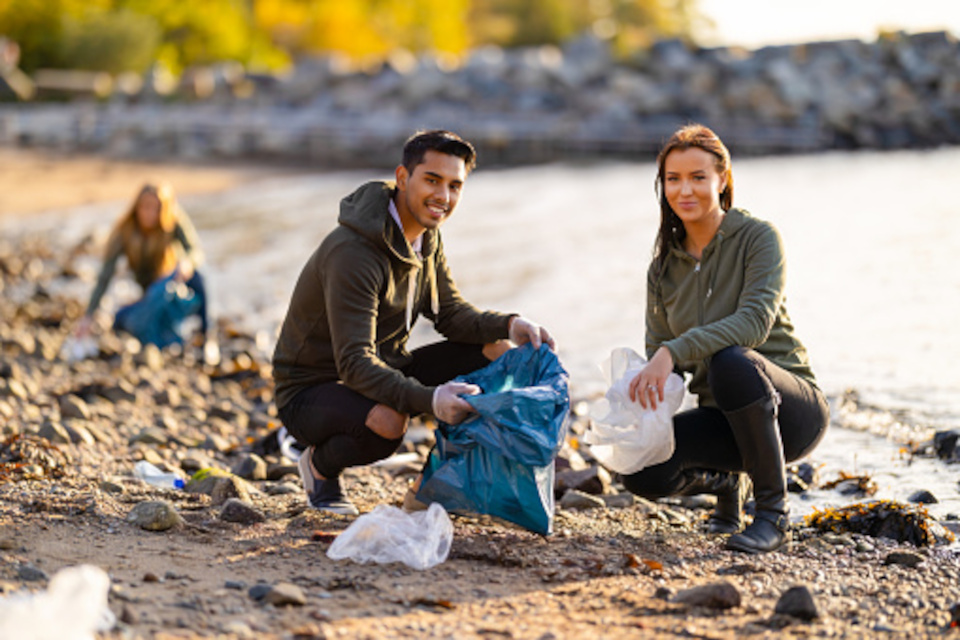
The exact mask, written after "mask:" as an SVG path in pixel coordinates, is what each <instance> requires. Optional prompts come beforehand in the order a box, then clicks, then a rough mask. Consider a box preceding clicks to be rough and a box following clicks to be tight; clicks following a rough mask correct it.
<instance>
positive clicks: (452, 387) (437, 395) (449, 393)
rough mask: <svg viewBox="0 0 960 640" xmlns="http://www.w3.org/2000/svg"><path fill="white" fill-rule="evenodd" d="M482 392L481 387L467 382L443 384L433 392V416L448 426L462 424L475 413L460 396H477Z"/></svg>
mask: <svg viewBox="0 0 960 640" xmlns="http://www.w3.org/2000/svg"><path fill="white" fill-rule="evenodd" d="M480 392H481V389H480V387H478V386H477V385H475V384H467V383H465V382H447V383H445V384H442V385H440V386H439V387H437V388H436V389H435V390H434V392H433V415H434V416H436V417H437V419H439V420H443V421H444V422H446V423H447V424H457V423H459V422H462V421H463V419H464V418H466V417H467V415H468V414H470V413H473V407H471V406H470V403H469V402H467V401H466V400H464V399H463V398H461V397H460V396H463V395H469V396H475V395H477V394H479V393H480Z"/></svg>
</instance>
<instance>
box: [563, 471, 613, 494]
mask: <svg viewBox="0 0 960 640" xmlns="http://www.w3.org/2000/svg"><path fill="white" fill-rule="evenodd" d="M554 486H555V489H556V491H557V493H559V494H562V493H564V492H565V491H567V490H568V489H575V490H577V491H581V492H583V493H590V494H593V495H603V494H605V493H609V492H610V472H609V471H607V470H606V469H604V468H603V467H601V466H593V467H590V468H588V469H584V470H583V471H573V470H572V469H571V470H569V471H561V472H560V473H558V474H557V475H556V482H555V485H554Z"/></svg>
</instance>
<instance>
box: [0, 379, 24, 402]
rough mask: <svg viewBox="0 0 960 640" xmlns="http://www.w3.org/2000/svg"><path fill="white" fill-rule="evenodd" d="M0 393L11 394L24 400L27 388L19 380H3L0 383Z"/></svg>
mask: <svg viewBox="0 0 960 640" xmlns="http://www.w3.org/2000/svg"><path fill="white" fill-rule="evenodd" d="M0 395H7V396H13V397H15V398H20V399H21V400H26V399H27V397H28V396H29V394H28V393H27V388H26V387H25V386H23V383H22V382H20V381H19V380H5V381H4V382H3V383H2V384H0Z"/></svg>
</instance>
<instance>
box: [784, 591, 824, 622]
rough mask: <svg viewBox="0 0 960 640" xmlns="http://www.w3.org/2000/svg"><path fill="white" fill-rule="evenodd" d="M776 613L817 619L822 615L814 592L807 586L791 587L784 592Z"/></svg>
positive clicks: (803, 618)
mask: <svg viewBox="0 0 960 640" xmlns="http://www.w3.org/2000/svg"><path fill="white" fill-rule="evenodd" d="M774 613H781V614H785V615H788V616H793V617H794V618H800V619H801V620H815V619H816V618H819V617H820V613H819V612H818V611H817V604H816V603H815V602H814V601H813V594H811V593H810V590H809V589H807V588H806V587H805V586H803V585H800V586H796V587H790V588H789V589H787V590H786V591H784V592H783V595H782V596H780V599H779V600H777V605H776V607H774Z"/></svg>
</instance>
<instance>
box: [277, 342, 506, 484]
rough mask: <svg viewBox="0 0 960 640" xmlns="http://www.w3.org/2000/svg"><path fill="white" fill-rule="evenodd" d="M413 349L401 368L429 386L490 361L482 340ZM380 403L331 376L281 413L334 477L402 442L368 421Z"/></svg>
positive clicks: (322, 469)
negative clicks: (405, 363) (408, 361)
mask: <svg viewBox="0 0 960 640" xmlns="http://www.w3.org/2000/svg"><path fill="white" fill-rule="evenodd" d="M411 355H412V356H413V360H412V361H411V362H410V364H408V365H407V366H405V367H403V368H402V369H400V371H402V372H403V373H404V375H407V376H409V377H411V378H415V379H416V380H419V381H420V382H421V383H422V384H424V385H427V386H436V385H440V384H443V383H444V382H449V381H450V380H452V379H453V378H456V377H457V376H459V375H463V374H466V373H470V372H471V371H476V370H477V369H481V368H483V367H485V366H487V365H488V364H490V361H489V360H487V358H486V356H484V355H483V345H479V344H463V343H459V342H437V343H435V344H430V345H427V346H425V347H421V348H420V349H416V350H415V351H414V352H413V353H412V354H411ZM376 405H377V403H376V402H375V401H374V400H371V399H370V398H367V397H366V396H362V395H360V394H359V393H357V392H356V391H354V390H353V389H350V388H349V387H347V386H346V385H345V384H343V383H341V382H326V383H324V384H319V385H316V386H314V387H308V388H307V389H304V390H303V391H301V392H300V393H298V394H297V395H296V396H294V398H293V400H292V401H290V402H289V403H288V404H286V405H285V406H283V407H282V408H281V409H280V411H279V414H280V419H281V420H282V421H283V424H284V426H285V427H286V428H287V431H289V432H290V435H292V436H293V437H294V438H296V439H297V440H298V441H299V442H300V443H302V444H305V445H312V446H313V447H314V450H313V458H312V459H313V465H314V467H315V468H316V469H317V471H318V472H319V473H320V475H322V476H323V477H325V478H335V477H337V476H339V475H340V473H341V472H342V471H343V470H344V469H346V468H347V467H356V466H359V465H364V464H370V463H371V462H376V461H377V460H383V459H384V458H386V457H389V456H390V455H392V454H393V452H394V451H396V450H397V449H398V448H399V447H400V444H401V443H402V442H403V438H397V439H396V440H390V439H388V438H384V437H382V436H380V435H378V434H376V433H374V432H373V431H372V430H371V429H370V428H369V427H368V426H367V414H369V413H370V410H371V409H373V408H374V407H375V406H376Z"/></svg>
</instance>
